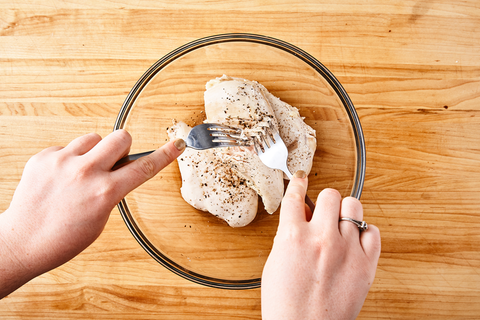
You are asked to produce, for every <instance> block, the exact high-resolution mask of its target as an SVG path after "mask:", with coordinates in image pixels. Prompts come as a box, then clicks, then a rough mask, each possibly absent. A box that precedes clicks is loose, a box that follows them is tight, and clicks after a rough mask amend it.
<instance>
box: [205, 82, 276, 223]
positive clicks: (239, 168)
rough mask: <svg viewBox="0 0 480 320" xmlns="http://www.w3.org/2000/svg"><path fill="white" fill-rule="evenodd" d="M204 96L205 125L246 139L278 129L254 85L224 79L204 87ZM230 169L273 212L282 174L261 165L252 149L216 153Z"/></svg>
mask: <svg viewBox="0 0 480 320" xmlns="http://www.w3.org/2000/svg"><path fill="white" fill-rule="evenodd" d="M206 87H207V90H206V91H205V94H204V99H205V114H206V116H207V120H206V122H209V123H221V124H225V125H229V126H232V127H237V128H241V129H242V130H244V132H245V133H247V135H248V134H249V132H250V133H253V132H255V131H263V130H264V129H263V128H264V126H265V125H269V124H270V125H272V126H273V127H277V126H278V125H277V120H276V119H275V113H274V111H273V109H272V107H271V105H270V103H269V102H268V100H267V99H266V97H265V95H264V92H263V91H262V89H261V88H260V86H259V85H258V83H256V82H252V81H248V80H243V79H236V78H230V77H227V76H223V77H221V78H217V79H214V80H211V81H209V82H208V83H207V86H206ZM218 153H219V154H222V156H223V157H225V159H229V160H230V161H231V168H232V169H233V170H235V171H236V172H237V173H238V175H239V176H241V177H242V178H243V179H245V180H246V181H247V184H248V186H250V187H251V188H252V189H253V190H255V191H256V192H257V193H258V195H259V196H261V197H262V201H263V204H264V205H265V210H266V211H267V212H268V213H270V214H271V213H273V212H275V211H276V210H277V209H278V207H279V205H280V202H281V201H282V198H283V190H284V187H283V172H282V171H280V170H276V169H271V168H269V167H267V166H266V165H264V164H263V162H262V161H261V160H260V158H259V157H258V155H257V154H256V153H255V152H254V150H253V147H250V148H245V147H240V148H228V149H223V150H219V152H218Z"/></svg>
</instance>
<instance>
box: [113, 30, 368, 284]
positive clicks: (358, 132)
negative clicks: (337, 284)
mask: <svg viewBox="0 0 480 320" xmlns="http://www.w3.org/2000/svg"><path fill="white" fill-rule="evenodd" d="M224 42H252V43H258V44H263V45H267V46H270V47H274V48H277V49H280V50H283V51H285V52H288V53H290V54H292V55H293V56H295V57H297V58H298V59H300V60H302V61H303V62H305V63H307V64H308V65H309V66H310V67H312V68H313V69H314V70H315V71H316V72H318V73H319V74H320V75H321V76H322V77H323V78H324V79H325V80H326V81H327V82H328V84H329V85H330V86H331V87H332V89H333V90H334V91H335V93H336V94H337V96H338V97H339V98H340V100H341V101H342V104H343V106H344V108H345V110H346V112H347V114H348V117H349V120H350V123H351V125H352V129H353V133H354V138H355V146H356V169H355V179H354V183H353V186H352V190H351V193H350V196H352V197H355V198H357V199H360V197H361V194H362V190H363V184H364V181H365V169H366V150H365V140H364V136H363V131H362V126H361V124H360V119H359V118H358V115H357V112H356V110H355V107H354V105H353V103H352V101H351V100H350V97H349V96H348V94H347V92H346V91H345V89H344V88H343V86H342V85H341V84H340V82H339V81H338V80H337V78H336V77H335V76H334V75H333V74H332V73H331V72H330V70H328V69H327V67H325V66H324V65H323V64H322V63H320V62H319V61H318V60H317V59H315V58H314V57H313V56H311V55H310V54H308V53H307V52H305V51H304V50H302V49H300V48H298V47H296V46H294V45H292V44H290V43H288V42H285V41H283V40H279V39H276V38H272V37H268V36H263V35H258V34H251V33H226V34H219V35H213V36H208V37H204V38H200V39H197V40H194V41H191V42H189V43H187V44H185V45H183V46H181V47H179V48H177V49H175V50H173V51H171V52H169V53H168V54H166V55H165V56H163V57H162V58H161V59H160V60H158V61H157V62H155V63H154V64H153V65H152V66H151V67H150V68H149V69H148V70H147V71H146V72H145V73H144V74H143V75H142V76H141V77H140V79H139V80H138V81H137V82H136V83H135V85H134V86H133V88H132V90H131V91H130V93H129V94H128V95H127V97H126V99H125V101H124V103H123V105H122V107H121V108H120V111H119V113H118V116H117V119H116V121H115V125H114V128H113V129H114V131H115V130H118V129H122V128H123V127H124V126H125V123H126V121H127V118H128V115H129V113H130V111H131V109H132V107H133V106H134V104H135V102H136V100H137V98H138V97H139V96H140V94H141V93H142V91H143V89H144V88H145V87H146V86H147V85H148V84H149V82H150V81H151V80H152V79H153V78H154V77H155V76H156V75H157V73H158V72H160V71H161V70H162V69H164V68H165V67H166V66H167V65H169V64H170V63H172V62H173V61H175V60H176V59H178V58H180V57H182V56H184V55H186V54H187V53H189V52H191V51H194V50H196V49H200V48H203V47H206V46H210V45H214V44H218V43H224ZM118 209H119V211H120V214H121V215H122V218H123V220H124V221H125V224H126V225H127V227H128V229H129V230H130V232H131V233H132V235H133V236H134V238H135V239H136V240H137V241H138V243H139V244H140V245H141V246H142V247H143V249H144V250H145V251H147V253H148V254H149V255H150V256H151V257H152V258H153V259H155V260H156V261H157V262H159V263H160V264H161V265H163V266H164V267H165V268H166V269H168V270H170V271H171V272H173V273H175V274H177V275H179V276H181V277H183V278H185V279H188V280H190V281H192V282H195V283H198V284H201V285H205V286H208V287H214V288H221V289H253V288H258V287H260V285H261V278H255V279H249V280H224V279H218V278H212V277H207V276H204V275H201V274H198V273H195V272H193V271H190V270H187V269H186V268H184V267H182V266H180V265H179V264H177V263H176V262H174V261H172V260H171V259H169V258H168V257H167V256H165V255H164V254H163V253H162V252H160V251H159V250H158V249H157V248H156V247H155V246H154V245H153V244H152V243H151V242H150V241H149V240H148V238H147V237H146V236H145V235H144V234H143V232H142V231H141V230H140V229H139V227H138V226H137V225H136V224H135V222H134V219H133V217H132V214H131V212H130V210H129V208H128V206H127V203H126V200H125V199H123V200H122V201H121V202H120V203H119V204H118Z"/></svg>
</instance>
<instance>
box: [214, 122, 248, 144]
mask: <svg viewBox="0 0 480 320" xmlns="http://www.w3.org/2000/svg"><path fill="white" fill-rule="evenodd" d="M207 130H208V131H210V136H211V137H212V142H216V143H222V144H225V145H227V144H231V145H238V146H245V145H248V139H247V138H246V137H242V130H241V129H239V128H232V127H228V126H222V125H218V124H214V125H211V126H209V127H208V128H207Z"/></svg>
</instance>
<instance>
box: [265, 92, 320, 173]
mask: <svg viewBox="0 0 480 320" xmlns="http://www.w3.org/2000/svg"><path fill="white" fill-rule="evenodd" d="M260 87H261V88H262V89H263V90H264V94H265V96H266V97H267V99H268V101H269V102H270V105H271V106H272V108H273V110H274V111H275V117H276V118H277V121H278V128H279V134H280V137H282V140H283V142H284V143H285V145H286V146H287V149H288V159H287V167H288V169H289V170H290V172H291V173H295V172H297V171H298V170H303V171H305V172H306V173H307V175H308V174H309V173H310V171H311V170H312V166H313V156H314V155H315V150H316V149H317V139H316V137H315V136H316V132H315V130H313V128H312V127H310V126H309V125H307V124H306V123H305V122H304V118H302V117H301V116H300V113H299V112H298V109H297V108H295V107H292V106H291V105H289V104H288V103H286V102H283V101H282V100H280V99H279V98H277V97H275V96H274V95H273V94H271V93H270V92H268V91H267V89H266V88H265V87H264V86H262V85H260ZM284 178H285V179H288V178H287V175H285V176H284Z"/></svg>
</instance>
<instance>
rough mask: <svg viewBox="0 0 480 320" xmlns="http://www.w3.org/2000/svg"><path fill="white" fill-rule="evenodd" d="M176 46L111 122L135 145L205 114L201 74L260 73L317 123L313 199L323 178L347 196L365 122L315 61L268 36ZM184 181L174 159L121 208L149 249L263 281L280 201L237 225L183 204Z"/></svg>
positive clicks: (191, 271) (184, 268)
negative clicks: (274, 208) (361, 124)
mask: <svg viewBox="0 0 480 320" xmlns="http://www.w3.org/2000/svg"><path fill="white" fill-rule="evenodd" d="M179 52H181V54H178V53H176V54H175V55H172V57H170V58H167V59H164V61H163V62H157V64H156V65H154V66H152V68H151V69H150V70H149V71H147V73H146V74H145V75H144V77H143V78H142V79H140V81H139V82H138V83H137V85H136V87H135V88H134V89H133V90H132V92H131V93H130V95H129V98H128V99H130V100H129V101H128V99H127V101H126V103H125V104H124V106H123V108H122V110H121V112H120V114H119V119H117V124H116V128H115V129H118V128H125V129H126V130H128V131H129V132H130V134H131V135H132V137H133V145H132V148H131V153H136V152H142V151H147V150H152V149H155V148H158V147H159V146H161V145H162V144H164V143H165V142H166V141H168V137H167V128H168V127H170V126H171V125H172V121H173V119H175V120H178V121H184V122H186V123H187V124H189V125H191V126H194V125H196V124H200V123H202V121H203V120H204V119H205V117H204V103H203V93H204V91H205V83H206V82H207V81H208V80H211V79H213V78H216V77H219V76H222V75H223V74H227V75H229V76H234V77H240V78H245V79H249V80H256V81H258V82H260V83H261V84H263V85H264V86H265V87H266V88H267V89H268V90H269V91H270V92H271V93H273V94H274V95H275V96H277V97H279V98H280V99H282V100H283V101H285V102H287V103H289V104H291V105H293V106H295V107H297V108H298V109H299V111H300V114H301V115H302V116H303V117H305V122H306V123H307V124H308V125H310V126H311V127H313V128H314V129H315V130H316V133H317V150H316V153H315V158H314V162H313V168H312V171H311V173H310V175H309V190H308V194H309V196H310V197H311V198H312V199H316V196H317V195H318V193H319V192H320V191H321V190H322V189H324V188H326V187H330V188H336V189H338V190H339V191H340V192H341V194H342V196H349V195H351V194H352V192H354V190H353V189H355V188H357V189H358V186H357V187H355V184H356V181H358V179H359V177H358V165H357V162H358V161H357V160H358V152H359V150H358V148H357V144H358V141H357V140H358V137H357V134H358V130H361V129H359V128H357V127H355V126H354V125H352V118H351V117H352V114H351V111H349V110H348V108H346V106H345V102H344V100H342V98H341V97H339V95H338V94H337V91H335V90H334V88H333V87H332V85H330V84H329V81H327V80H326V79H325V77H324V75H322V74H321V73H319V72H318V70H316V69H315V68H312V66H311V65H309V64H308V63H306V62H305V61H303V60H301V59H300V58H298V57H297V56H295V55H293V54H292V53H290V52H287V51H284V50H283V49H281V48H278V47H276V46H272V45H270V44H268V43H264V42H251V41H233V42H229V41H216V42H212V43H209V44H207V45H203V46H199V47H194V48H193V49H192V48H190V49H188V50H186V49H184V50H183V51H181V50H180V51H179ZM353 116H355V117H356V114H353ZM181 182H182V181H181V176H180V172H179V169H178V165H177V163H176V162H174V163H173V164H171V165H169V166H168V167H167V168H165V169H164V170H163V171H161V172H160V173H159V174H158V175H157V176H156V177H154V178H153V179H152V180H150V181H148V182H147V183H145V184H144V185H142V186H140V187H139V188H137V189H136V190H134V191H132V192H131V193H130V194H129V195H127V197H126V198H125V199H124V200H123V201H122V203H121V205H120V206H121V212H122V215H123V217H124V219H125V221H126V222H127V225H128V226H129V228H130V230H131V231H132V233H133V234H134V236H135V237H136V238H137V240H139V242H140V244H141V245H142V246H143V247H144V248H145V249H146V250H147V251H148V252H149V253H150V255H152V257H153V258H155V259H156V260H157V261H159V262H160V263H161V264H163V265H164V266H166V267H167V268H169V269H170V270H172V271H174V272H176V273H178V274H180V275H181V276H184V277H186V278H188V279H190V280H192V281H195V282H199V283H203V284H206V285H210V286H215V287H228V288H242V287H243V288H245V287H258V286H259V285H260V277H261V273H262V269H263V266H264V264H265V261H266V259H267V257H268V254H269V252H270V249H271V247H272V243H273V238H274V236H275V233H276V229H277V224H278V217H279V211H277V212H276V213H274V214H273V215H269V214H267V213H266V212H265V211H264V210H263V204H262V203H261V202H259V209H258V214H257V217H256V219H255V220H254V221H253V222H252V223H251V224H250V225H248V226H246V227H243V228H231V227H229V226H228V225H227V224H226V223H225V222H223V221H220V220H219V219H217V218H215V217H214V216H212V215H210V214H209V213H207V212H201V211H198V210H196V209H194V208H193V207H191V206H190V205H189V204H187V203H186V202H185V201H184V200H183V199H182V197H181V194H180V187H181ZM357 184H358V183H357ZM360 189H361V187H360ZM355 192H357V193H358V190H356V191H355ZM360 192H361V190H360Z"/></svg>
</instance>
